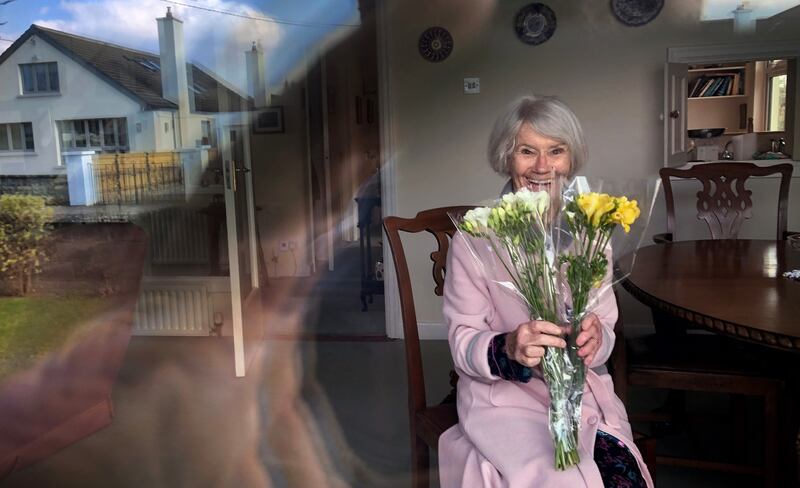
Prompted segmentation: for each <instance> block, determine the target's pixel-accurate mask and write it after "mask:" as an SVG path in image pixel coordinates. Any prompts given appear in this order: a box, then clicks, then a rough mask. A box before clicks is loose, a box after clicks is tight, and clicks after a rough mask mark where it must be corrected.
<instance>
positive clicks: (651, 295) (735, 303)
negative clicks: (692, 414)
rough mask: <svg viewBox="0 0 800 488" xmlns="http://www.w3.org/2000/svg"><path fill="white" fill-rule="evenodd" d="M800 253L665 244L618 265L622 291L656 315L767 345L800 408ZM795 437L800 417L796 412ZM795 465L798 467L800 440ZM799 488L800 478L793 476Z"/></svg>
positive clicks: (780, 248)
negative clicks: (793, 275) (797, 276)
mask: <svg viewBox="0 0 800 488" xmlns="http://www.w3.org/2000/svg"><path fill="white" fill-rule="evenodd" d="M797 269H800V249H798V248H795V247H793V245H792V243H790V241H788V240H785V241H776V240H749V239H718V240H695V241H680V242H671V243H660V244H655V245H650V246H645V247H642V248H639V249H638V250H637V251H636V252H635V253H633V254H628V255H626V256H624V257H622V258H620V259H619V260H617V264H616V272H617V274H618V277H619V278H621V284H622V286H623V287H624V288H625V289H626V290H627V291H628V292H629V293H630V294H631V295H633V296H634V297H635V298H636V299H637V300H639V301H640V302H642V303H643V304H645V305H647V306H649V307H650V308H651V309H653V310H654V311H656V312H660V313H662V314H667V315H670V316H674V317H678V318H680V319H683V320H685V321H687V322H689V323H691V324H692V325H694V326H697V327H699V328H701V329H706V330H708V331H711V332H714V333H717V334H721V335H723V336H727V337H729V338H732V339H735V340H738V341H744V342H746V343H752V344H757V345H758V346H764V347H766V348H769V350H771V351H772V353H771V354H769V356H770V357H771V358H781V359H780V364H782V365H784V367H786V368H788V369H787V370H785V376H786V377H787V378H792V379H793V383H794V384H795V387H790V388H789V390H790V391H789V392H788V393H789V397H791V400H790V402H789V404H788V405H800V388H798V387H797V386H796V385H800V281H793V280H792V279H790V278H789V277H786V276H784V273H786V272H790V271H792V270H797ZM790 408H791V410H793V413H792V412H790V417H789V418H790V420H789V421H790V423H791V427H789V428H790V429H791V430H790V431H791V432H794V433H797V432H798V431H797V426H798V424H800V412H798V411H797V409H796V408H794V407H790ZM792 436H793V437H795V439H796V441H795V446H794V451H795V455H794V456H793V458H794V460H793V461H789V462H790V465H793V466H792V468H791V470H792V472H795V473H796V470H797V465H798V464H800V435H795V434H792ZM789 476H790V479H792V481H791V482H790V485H791V486H800V481H799V480H798V478H800V475H798V474H795V475H789Z"/></svg>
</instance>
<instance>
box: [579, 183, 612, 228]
mask: <svg viewBox="0 0 800 488" xmlns="http://www.w3.org/2000/svg"><path fill="white" fill-rule="evenodd" d="M615 206H616V204H615V200H614V198H613V197H611V196H609V195H608V194H606V193H594V192H591V193H581V194H580V195H578V208H580V209H581V212H583V214H584V215H586V220H587V221H588V222H589V223H590V225H591V226H592V227H594V228H598V227H600V223H601V222H602V220H603V217H604V216H605V215H606V214H607V213H609V212H611V211H612V210H614V207H615Z"/></svg>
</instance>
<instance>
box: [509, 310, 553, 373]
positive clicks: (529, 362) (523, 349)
mask: <svg viewBox="0 0 800 488" xmlns="http://www.w3.org/2000/svg"><path fill="white" fill-rule="evenodd" d="M565 332H566V331H565V329H562V328H561V327H559V326H557V325H556V324H554V323H552V322H547V321H545V320H531V321H530V322H525V323H522V324H519V326H518V327H517V330H515V331H513V332H509V333H508V335H506V355H507V356H508V357H510V358H511V359H513V360H515V361H517V362H518V363H520V364H522V365H524V366H527V367H529V368H532V367H534V366H537V365H538V364H539V363H540V362H542V357H543V356H544V350H545V349H544V348H545V346H551V347H561V348H564V347H567V341H565V340H564V339H563V338H562V337H563V336H564V334H565Z"/></svg>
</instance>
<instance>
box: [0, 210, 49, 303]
mask: <svg viewBox="0 0 800 488" xmlns="http://www.w3.org/2000/svg"><path fill="white" fill-rule="evenodd" d="M52 216H53V211H52V209H50V208H48V207H46V206H45V199H44V197H38V196H33V195H0V280H2V281H4V282H5V283H6V284H7V285H10V288H11V291H12V292H13V293H14V294H19V295H24V294H26V293H28V292H29V291H30V289H31V278H32V277H33V274H34V273H38V272H39V271H40V269H41V268H40V267H41V263H42V261H44V259H45V258H46V255H45V249H44V243H45V242H44V241H45V238H46V237H47V235H48V233H49V232H50V225H49V222H50V220H51V219H52Z"/></svg>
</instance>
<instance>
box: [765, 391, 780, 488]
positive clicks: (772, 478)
mask: <svg viewBox="0 0 800 488" xmlns="http://www.w3.org/2000/svg"><path fill="white" fill-rule="evenodd" d="M778 421H779V414H778V393H777V391H775V390H773V391H770V392H768V393H767V394H766V395H764V434H765V435H764V486H765V487H767V488H772V487H774V486H777V484H778V466H779V465H780V464H781V463H779V462H778V455H779V453H778V450H777V443H778Z"/></svg>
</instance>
